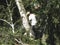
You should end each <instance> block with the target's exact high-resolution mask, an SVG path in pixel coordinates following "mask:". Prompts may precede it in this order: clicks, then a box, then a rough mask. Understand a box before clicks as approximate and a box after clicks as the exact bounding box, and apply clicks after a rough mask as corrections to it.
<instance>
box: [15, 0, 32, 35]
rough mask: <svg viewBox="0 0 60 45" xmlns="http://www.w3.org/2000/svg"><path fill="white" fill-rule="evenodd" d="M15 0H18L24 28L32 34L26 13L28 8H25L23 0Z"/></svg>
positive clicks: (16, 0)
mask: <svg viewBox="0 0 60 45" xmlns="http://www.w3.org/2000/svg"><path fill="white" fill-rule="evenodd" d="M15 2H16V5H17V7H18V10H19V13H20V16H21V17H22V24H23V26H24V28H25V29H26V32H27V34H28V33H29V34H32V33H31V32H30V31H31V28H30V26H29V23H28V19H27V15H26V10H25V8H24V5H23V2H22V0H15Z"/></svg>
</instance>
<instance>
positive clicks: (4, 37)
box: [0, 0, 60, 45]
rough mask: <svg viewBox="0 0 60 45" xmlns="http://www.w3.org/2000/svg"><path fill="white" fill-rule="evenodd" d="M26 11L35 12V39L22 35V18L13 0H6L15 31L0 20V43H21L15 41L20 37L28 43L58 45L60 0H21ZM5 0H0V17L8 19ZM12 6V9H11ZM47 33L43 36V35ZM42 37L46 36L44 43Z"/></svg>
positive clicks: (8, 14) (59, 37)
mask: <svg viewBox="0 0 60 45" xmlns="http://www.w3.org/2000/svg"><path fill="white" fill-rule="evenodd" d="M22 1H23V5H24V7H25V9H26V12H27V11H30V12H31V13H35V14H36V18H37V21H38V23H37V25H36V30H35V33H36V35H35V39H34V40H30V38H29V36H28V37H27V36H24V35H23V34H24V32H25V29H24V27H23V26H22V19H21V17H20V15H19V11H18V8H17V6H16V3H15V1H14V0H8V1H7V2H8V4H10V2H11V4H10V5H9V7H10V10H11V13H12V19H13V21H12V22H13V23H14V24H15V26H14V27H15V33H14V34H13V33H12V28H11V26H10V25H9V24H7V23H6V22H4V21H2V20H0V45H21V44H19V43H18V42H16V41H15V38H17V39H18V40H19V39H21V40H22V41H23V42H24V43H28V44H29V45H59V44H60V43H59V42H60V35H59V34H60V0H22ZM7 2H6V0H0V19H4V20H7V21H8V22H11V21H10V12H9V10H8V5H7ZM13 8H14V9H13ZM44 34H45V35H48V36H45V37H44V38H43V35H44ZM42 38H43V39H45V38H47V39H46V41H45V43H47V44H45V43H44V42H43V40H42Z"/></svg>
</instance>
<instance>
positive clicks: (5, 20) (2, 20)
mask: <svg viewBox="0 0 60 45" xmlns="http://www.w3.org/2000/svg"><path fill="white" fill-rule="evenodd" d="M0 20H1V21H4V22H6V23H7V24H9V25H10V26H11V24H10V22H8V21H7V20H4V19H0Z"/></svg>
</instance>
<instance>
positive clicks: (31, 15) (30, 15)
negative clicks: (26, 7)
mask: <svg viewBox="0 0 60 45" xmlns="http://www.w3.org/2000/svg"><path fill="white" fill-rule="evenodd" d="M27 14H28V20H29V24H30V26H31V27H32V30H33V32H35V30H36V24H37V20H36V15H35V14H34V13H30V12H27ZM34 35H35V34H34Z"/></svg>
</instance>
